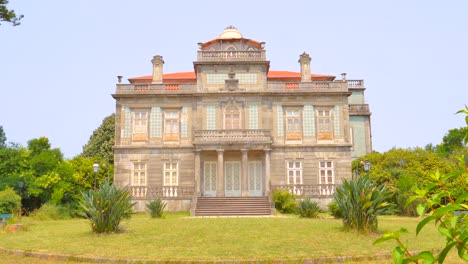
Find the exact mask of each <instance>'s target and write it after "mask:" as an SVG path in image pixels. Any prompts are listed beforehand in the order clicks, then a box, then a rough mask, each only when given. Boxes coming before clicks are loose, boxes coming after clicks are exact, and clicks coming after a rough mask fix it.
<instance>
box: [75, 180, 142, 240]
mask: <svg viewBox="0 0 468 264" xmlns="http://www.w3.org/2000/svg"><path fill="white" fill-rule="evenodd" d="M82 195H83V199H82V201H80V207H81V209H82V210H83V212H82V213H81V215H82V216H84V217H85V218H87V219H88V220H89V221H90V223H91V228H92V230H93V232H95V233H112V232H118V231H120V228H119V225H120V222H121V221H122V220H123V219H125V218H130V216H131V215H132V214H133V210H132V207H133V205H134V204H135V203H132V200H131V196H130V193H129V192H128V189H127V188H119V187H117V186H115V185H113V184H112V185H111V184H109V182H108V181H106V182H104V184H103V185H101V186H100V187H99V189H98V190H89V191H88V192H82Z"/></svg>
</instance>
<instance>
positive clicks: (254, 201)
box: [195, 196, 272, 216]
mask: <svg viewBox="0 0 468 264" xmlns="http://www.w3.org/2000/svg"><path fill="white" fill-rule="evenodd" d="M197 200H198V201H197V205H196V208H195V216H229V215H237V216H249V215H271V214H272V212H271V208H270V201H269V199H268V196H258V197H198V199H197Z"/></svg>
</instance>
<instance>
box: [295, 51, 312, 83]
mask: <svg viewBox="0 0 468 264" xmlns="http://www.w3.org/2000/svg"><path fill="white" fill-rule="evenodd" d="M311 60H312V59H311V58H310V56H309V54H307V53H305V51H304V53H302V54H301V56H300V57H299V61H298V62H299V63H300V64H301V82H311V81H312V80H311V75H310V61H311Z"/></svg>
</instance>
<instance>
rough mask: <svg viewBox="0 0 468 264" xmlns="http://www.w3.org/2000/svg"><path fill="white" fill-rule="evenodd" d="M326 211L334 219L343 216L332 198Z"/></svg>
mask: <svg viewBox="0 0 468 264" xmlns="http://www.w3.org/2000/svg"><path fill="white" fill-rule="evenodd" d="M327 207H328V212H329V213H330V214H331V215H332V216H333V217H334V218H336V219H339V218H343V213H342V212H341V210H340V207H338V203H337V202H336V200H335V199H333V200H332V201H331V202H330V203H329V204H328V205H327Z"/></svg>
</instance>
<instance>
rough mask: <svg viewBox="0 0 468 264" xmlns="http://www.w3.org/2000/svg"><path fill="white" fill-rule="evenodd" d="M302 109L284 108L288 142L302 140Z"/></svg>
mask: <svg viewBox="0 0 468 264" xmlns="http://www.w3.org/2000/svg"><path fill="white" fill-rule="evenodd" d="M302 118H303V117H302V108H299V107H286V108H284V119H285V131H286V140H302Z"/></svg>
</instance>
